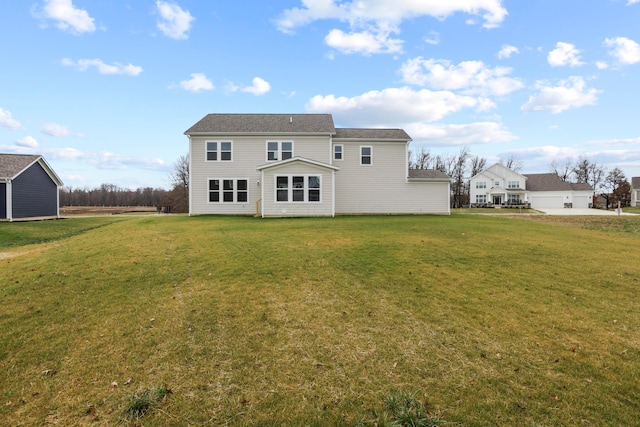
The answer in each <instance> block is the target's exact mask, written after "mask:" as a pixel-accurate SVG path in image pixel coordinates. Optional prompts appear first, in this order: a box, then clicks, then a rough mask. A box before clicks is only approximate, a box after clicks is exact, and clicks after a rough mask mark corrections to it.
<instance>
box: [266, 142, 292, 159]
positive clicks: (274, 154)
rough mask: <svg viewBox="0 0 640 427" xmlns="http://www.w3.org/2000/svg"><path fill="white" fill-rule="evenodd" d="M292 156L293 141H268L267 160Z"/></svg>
mask: <svg viewBox="0 0 640 427" xmlns="http://www.w3.org/2000/svg"><path fill="white" fill-rule="evenodd" d="M292 157H293V142H292V141H267V161H270V162H271V161H278V160H287V159H290V158H292Z"/></svg>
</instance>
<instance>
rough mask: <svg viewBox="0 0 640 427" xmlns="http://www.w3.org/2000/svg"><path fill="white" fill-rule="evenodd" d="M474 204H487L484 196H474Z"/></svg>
mask: <svg viewBox="0 0 640 427" xmlns="http://www.w3.org/2000/svg"><path fill="white" fill-rule="evenodd" d="M476 203H487V195H486V194H476Z"/></svg>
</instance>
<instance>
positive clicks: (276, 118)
mask: <svg viewBox="0 0 640 427" xmlns="http://www.w3.org/2000/svg"><path fill="white" fill-rule="evenodd" d="M335 131H336V129H335V126H334V124H333V117H331V114H207V115H206V116H204V117H203V118H202V119H201V120H200V121H199V122H197V123H196V124H195V125H193V126H191V127H190V128H189V129H187V130H186V131H185V134H186V135H193V134H217V133H220V134H233V133H263V134H264V133H267V134H272V133H273V134H275V133H279V134H286V133H307V134H317V133H321V134H334V133H335Z"/></svg>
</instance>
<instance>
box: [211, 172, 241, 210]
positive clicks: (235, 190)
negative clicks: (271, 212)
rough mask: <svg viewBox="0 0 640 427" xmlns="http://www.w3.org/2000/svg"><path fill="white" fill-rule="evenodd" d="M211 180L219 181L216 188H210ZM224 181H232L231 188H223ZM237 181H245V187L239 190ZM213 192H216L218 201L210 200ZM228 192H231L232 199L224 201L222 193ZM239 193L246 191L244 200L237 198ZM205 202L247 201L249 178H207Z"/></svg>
mask: <svg viewBox="0 0 640 427" xmlns="http://www.w3.org/2000/svg"><path fill="white" fill-rule="evenodd" d="M212 181H219V183H218V187H219V188H218V189H217V190H212V189H211V182H212ZM225 181H232V183H233V188H232V189H231V190H225ZM239 181H245V183H246V189H244V190H241V189H239V188H238V182H239ZM213 192H217V193H218V201H214V200H211V194H212V193H213ZM229 192H232V194H233V200H230V201H225V200H224V195H225V193H229ZM239 193H246V200H238V194H239ZM207 203H212V204H232V203H249V178H209V179H208V180H207Z"/></svg>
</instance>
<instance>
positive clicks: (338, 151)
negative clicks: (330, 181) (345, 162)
mask: <svg viewBox="0 0 640 427" xmlns="http://www.w3.org/2000/svg"><path fill="white" fill-rule="evenodd" d="M342 159H344V145H342V144H338V145H334V146H333V160H342Z"/></svg>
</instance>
